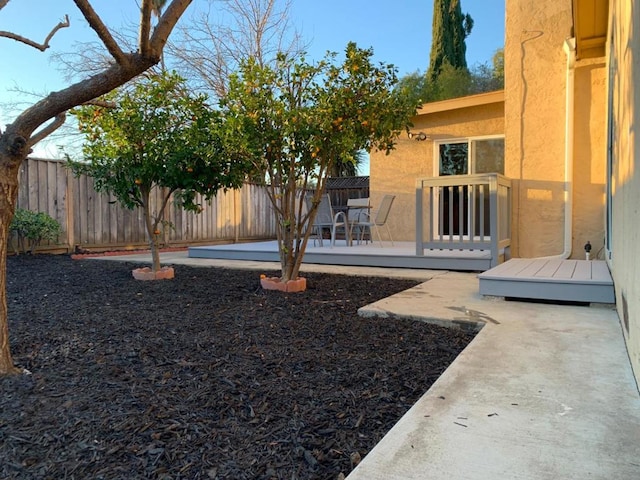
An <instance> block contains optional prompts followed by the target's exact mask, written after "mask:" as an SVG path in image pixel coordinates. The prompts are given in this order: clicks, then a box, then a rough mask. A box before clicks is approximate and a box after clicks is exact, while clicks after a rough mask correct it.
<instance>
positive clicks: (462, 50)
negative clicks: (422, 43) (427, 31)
mask: <svg viewBox="0 0 640 480" xmlns="http://www.w3.org/2000/svg"><path fill="white" fill-rule="evenodd" d="M472 28H473V19H472V18H471V16H470V15H469V14H464V15H463V13H462V8H461V6H460V0H434V2H433V23H432V33H431V35H432V39H431V54H430V56H429V69H428V71H427V79H428V80H429V82H430V83H435V81H436V80H437V78H438V76H440V74H441V72H442V70H443V68H444V66H445V64H447V63H448V64H449V65H450V66H451V67H453V68H454V69H461V70H463V71H466V70H467V58H466V52H467V46H466V44H465V39H466V38H467V36H469V34H470V33H471V29H472Z"/></svg>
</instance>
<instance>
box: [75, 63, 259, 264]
mask: <svg viewBox="0 0 640 480" xmlns="http://www.w3.org/2000/svg"><path fill="white" fill-rule="evenodd" d="M101 100H102V101H103V102H102V103H103V104H104V105H108V106H96V105H88V106H83V107H80V108H77V109H75V110H73V111H72V113H73V114H74V115H75V116H76V117H77V119H78V125H79V128H80V130H81V132H82V133H83V134H84V136H85V139H86V143H85V144H84V146H83V154H84V160H83V161H69V166H70V168H71V169H72V170H73V172H74V173H75V174H77V175H79V174H86V175H88V176H91V177H93V178H94V179H95V182H96V184H95V185H96V188H97V190H98V191H105V192H109V193H111V194H113V195H114V196H115V197H116V198H117V199H118V201H119V202H120V203H121V204H122V205H123V206H124V207H126V208H130V209H133V208H136V207H139V208H141V209H142V211H143V214H144V221H145V227H146V230H147V236H148V238H149V245H150V247H151V254H152V259H153V267H152V268H153V271H158V270H160V254H159V237H160V234H161V227H162V221H163V219H164V212H165V209H166V208H167V205H168V203H169V201H170V199H171V197H172V195H173V196H174V197H175V198H176V200H177V203H178V204H180V205H181V206H182V207H183V208H185V209H186V210H191V211H200V210H201V208H202V207H201V205H199V204H198V203H197V202H196V194H200V195H203V196H204V197H205V199H208V198H210V197H211V196H213V195H215V194H216V193H217V192H218V190H219V189H220V188H238V187H240V186H241V185H242V183H243V180H244V178H245V174H246V172H247V169H243V166H242V165H241V164H240V163H239V162H229V161H228V158H227V156H226V154H225V152H224V146H223V142H222V139H221V138H220V135H219V131H220V127H221V119H220V115H219V114H218V113H217V112H216V111H214V110H212V109H210V108H209V107H208V106H207V104H206V96H204V95H193V94H190V93H189V92H188V90H187V88H186V86H185V85H184V82H183V80H182V79H181V78H180V77H178V76H177V75H175V74H169V73H162V74H154V75H151V76H149V78H145V79H143V80H141V81H138V82H137V83H136V85H135V89H133V90H132V91H129V90H123V91H119V92H113V93H111V94H109V95H106V96H105V97H103V98H102V99H101ZM109 105H113V106H109ZM154 193H157V195H159V196H160V198H161V201H160V204H159V205H158V206H157V209H156V210H155V211H154V210H152V209H151V206H152V205H151V198H152V195H153V194H154Z"/></svg>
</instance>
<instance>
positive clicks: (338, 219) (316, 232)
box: [306, 193, 349, 247]
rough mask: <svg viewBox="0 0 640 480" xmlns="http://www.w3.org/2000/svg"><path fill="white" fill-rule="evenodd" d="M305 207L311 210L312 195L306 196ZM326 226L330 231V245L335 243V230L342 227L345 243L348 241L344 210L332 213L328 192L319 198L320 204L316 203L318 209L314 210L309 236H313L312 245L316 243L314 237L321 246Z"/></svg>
mask: <svg viewBox="0 0 640 480" xmlns="http://www.w3.org/2000/svg"><path fill="white" fill-rule="evenodd" d="M306 200H307V208H308V209H309V210H311V208H312V202H313V197H312V196H307V197H306ZM326 228H328V229H329V230H330V231H331V247H333V246H334V245H335V244H336V230H337V229H338V228H342V229H344V232H345V237H346V239H347V243H349V231H348V224H347V218H346V216H345V214H344V212H337V213H334V211H333V208H332V207H331V199H330V198H329V194H326V193H325V194H324V195H322V197H321V198H320V204H319V205H318V211H317V212H316V218H315V220H314V222H313V226H312V232H311V237H313V245H314V246H315V244H316V239H317V240H318V243H319V244H320V246H322V232H323V231H324V229H326Z"/></svg>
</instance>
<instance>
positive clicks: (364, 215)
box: [347, 198, 371, 243]
mask: <svg viewBox="0 0 640 480" xmlns="http://www.w3.org/2000/svg"><path fill="white" fill-rule="evenodd" d="M369 208H371V207H370V205H369V199H368V198H350V199H348V200H347V221H348V222H349V230H350V233H351V234H350V237H351V241H353V238H354V236H353V234H354V231H357V235H356V236H357V239H358V243H360V242H361V240H362V239H363V238H362V237H363V233H364V232H363V231H362V230H363V227H362V226H361V225H360V222H363V221H368V220H369ZM366 241H369V237H367V238H366Z"/></svg>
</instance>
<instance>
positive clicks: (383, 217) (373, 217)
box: [358, 195, 396, 247]
mask: <svg viewBox="0 0 640 480" xmlns="http://www.w3.org/2000/svg"><path fill="white" fill-rule="evenodd" d="M395 198H396V196H395V195H385V196H384V197H382V201H381V202H380V208H378V210H376V211H375V212H372V213H371V214H370V215H369V214H368V215H367V217H368V220H365V221H361V222H358V227H359V228H360V229H361V230H362V232H361V233H364V232H365V231H366V230H367V229H368V230H369V236H370V238H371V241H373V232H372V231H371V230H372V229H373V228H374V227H375V230H376V232H377V234H378V240H379V241H380V246H381V247H384V244H383V243H382V236H381V235H380V228H382V227H385V228H386V229H387V234H388V235H389V240H390V241H391V245H393V237H392V236H391V230H390V229H389V225H387V219H388V218H389V211H390V210H391V205H393V201H394V200H395Z"/></svg>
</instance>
